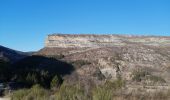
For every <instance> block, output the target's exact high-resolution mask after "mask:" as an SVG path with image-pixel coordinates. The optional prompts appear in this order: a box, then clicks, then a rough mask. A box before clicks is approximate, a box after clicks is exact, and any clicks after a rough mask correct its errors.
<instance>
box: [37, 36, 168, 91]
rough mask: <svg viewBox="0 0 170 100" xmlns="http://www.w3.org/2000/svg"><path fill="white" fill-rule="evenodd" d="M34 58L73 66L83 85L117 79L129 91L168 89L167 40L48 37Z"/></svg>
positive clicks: (156, 38)
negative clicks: (123, 82)
mask: <svg viewBox="0 0 170 100" xmlns="http://www.w3.org/2000/svg"><path fill="white" fill-rule="evenodd" d="M38 54H39V55H44V56H48V57H54V58H55V57H56V58H57V59H58V57H59V59H60V60H62V61H66V62H69V63H71V64H73V65H74V66H75V67H76V70H75V71H76V73H77V74H78V80H79V81H81V82H82V83H84V84H88V82H89V81H91V82H94V83H95V84H100V83H102V82H104V81H105V80H111V81H114V80H116V79H117V78H118V77H121V78H122V79H123V80H126V83H127V86H128V89H129V90H131V89H134V88H140V87H141V86H143V85H145V86H147V88H145V89H146V90H147V91H153V90H156V89H160V90H161V89H169V83H170V78H169V77H170V37H158V36H127V35H89V34H88V35H81V34H78V35H75V34H74V35H72V34H71V35H68V34H64V35H63V34H52V35H49V36H48V37H47V38H46V41H45V48H43V49H41V50H40V51H39V52H38ZM103 76H104V77H103ZM70 77H71V78H70V79H69V78H68V80H72V78H74V74H73V75H72V76H70ZM87 80H89V81H87ZM71 82H72V81H71ZM151 86H154V89H153V87H151ZM142 89H143V88H142Z"/></svg>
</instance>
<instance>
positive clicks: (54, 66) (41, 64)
mask: <svg viewBox="0 0 170 100" xmlns="http://www.w3.org/2000/svg"><path fill="white" fill-rule="evenodd" d="M11 71H12V74H11V75H13V76H12V78H11V80H12V81H15V82H23V83H26V84H28V85H34V84H40V85H42V86H44V87H50V82H51V81H52V79H53V78H54V77H55V76H56V75H57V76H58V80H59V83H60V84H61V82H62V77H63V76H65V75H69V74H71V73H72V72H73V71H74V67H73V66H72V65H70V64H68V63H66V62H63V61H59V60H56V59H53V58H47V57H44V56H29V57H26V58H23V59H21V60H20V61H18V62H16V63H14V64H12V66H11Z"/></svg>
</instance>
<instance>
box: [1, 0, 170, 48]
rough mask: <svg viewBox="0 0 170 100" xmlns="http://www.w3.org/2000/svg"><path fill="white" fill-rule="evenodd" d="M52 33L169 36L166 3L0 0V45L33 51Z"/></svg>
mask: <svg viewBox="0 0 170 100" xmlns="http://www.w3.org/2000/svg"><path fill="white" fill-rule="evenodd" d="M52 33H70V34H71V33H74V34H78V33H85V34H90V33H93V34H132V35H161V36H170V0H0V45H3V46H6V47H9V48H12V49H15V50H20V51H36V50H39V49H41V48H43V47H44V41H45V38H46V37H47V35H48V34H52Z"/></svg>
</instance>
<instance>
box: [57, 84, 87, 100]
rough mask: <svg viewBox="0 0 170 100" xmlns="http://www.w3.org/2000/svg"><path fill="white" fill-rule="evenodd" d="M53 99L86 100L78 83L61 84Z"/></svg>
mask: <svg viewBox="0 0 170 100" xmlns="http://www.w3.org/2000/svg"><path fill="white" fill-rule="evenodd" d="M55 100H88V99H87V96H86V95H85V93H84V90H83V89H82V88H81V87H80V85H78V84H76V85H72V86H71V85H66V84H63V85H62V86H61V87H60V89H59V91H58V92H57V93H56V94H55Z"/></svg>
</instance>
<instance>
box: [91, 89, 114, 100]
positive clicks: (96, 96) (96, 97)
mask: <svg viewBox="0 0 170 100" xmlns="http://www.w3.org/2000/svg"><path fill="white" fill-rule="evenodd" d="M92 98H93V100H112V98H113V89H108V88H105V87H102V86H98V87H96V88H94V89H93V92H92Z"/></svg>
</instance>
